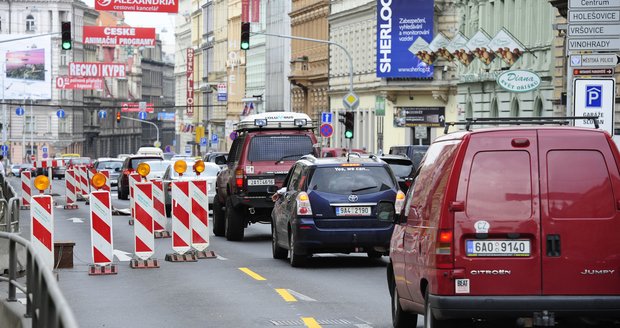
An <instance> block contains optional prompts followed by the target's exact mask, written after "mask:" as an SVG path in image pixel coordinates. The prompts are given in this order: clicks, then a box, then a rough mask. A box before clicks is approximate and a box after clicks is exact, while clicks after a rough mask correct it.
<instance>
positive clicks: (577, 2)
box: [568, 0, 620, 9]
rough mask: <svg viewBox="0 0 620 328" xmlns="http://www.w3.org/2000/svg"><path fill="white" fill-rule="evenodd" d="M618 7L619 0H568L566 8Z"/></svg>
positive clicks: (619, 5)
mask: <svg viewBox="0 0 620 328" xmlns="http://www.w3.org/2000/svg"><path fill="white" fill-rule="evenodd" d="M618 7H620V0H569V1H568V9H606V8H618Z"/></svg>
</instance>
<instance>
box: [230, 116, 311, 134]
mask: <svg viewBox="0 0 620 328" xmlns="http://www.w3.org/2000/svg"><path fill="white" fill-rule="evenodd" d="M283 128H288V129H294V128H299V129H312V128H314V127H313V126H312V119H310V116H308V115H306V114H304V113H295V112H267V113H261V114H254V115H249V116H247V117H246V118H244V119H243V120H241V121H239V123H237V124H236V128H235V130H237V131H248V130H259V129H283Z"/></svg>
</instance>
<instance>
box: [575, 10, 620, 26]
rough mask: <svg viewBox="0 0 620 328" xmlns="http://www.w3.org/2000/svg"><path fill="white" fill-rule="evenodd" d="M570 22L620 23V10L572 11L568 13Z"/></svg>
mask: <svg viewBox="0 0 620 328" xmlns="http://www.w3.org/2000/svg"><path fill="white" fill-rule="evenodd" d="M568 22H569V23H570V24H575V23H578V24H581V23H620V10H584V11H571V12H570V13H569V15H568Z"/></svg>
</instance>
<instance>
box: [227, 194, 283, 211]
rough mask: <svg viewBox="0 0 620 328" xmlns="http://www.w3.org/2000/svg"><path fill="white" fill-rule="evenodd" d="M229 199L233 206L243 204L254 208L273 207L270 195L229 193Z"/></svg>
mask: <svg viewBox="0 0 620 328" xmlns="http://www.w3.org/2000/svg"><path fill="white" fill-rule="evenodd" d="M230 199H231V200H232V204H233V206H235V207H238V206H243V207H246V208H250V207H253V208H256V209H273V205H274V203H273V201H272V200H271V195H266V196H248V195H243V194H242V195H231V196H230Z"/></svg>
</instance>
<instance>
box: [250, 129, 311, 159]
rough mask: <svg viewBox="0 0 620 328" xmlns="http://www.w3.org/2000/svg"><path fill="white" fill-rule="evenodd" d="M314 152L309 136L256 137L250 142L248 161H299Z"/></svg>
mask: <svg viewBox="0 0 620 328" xmlns="http://www.w3.org/2000/svg"><path fill="white" fill-rule="evenodd" d="M312 152H313V148H312V139H310V137H309V136H307V135H288V136H287V135H272V136H254V137H253V138H252V140H251V141H250V150H249V153H248V160H249V161H251V162H260V161H274V162H275V161H278V160H286V161H297V160H299V159H300V158H301V156H303V155H308V154H312Z"/></svg>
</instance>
